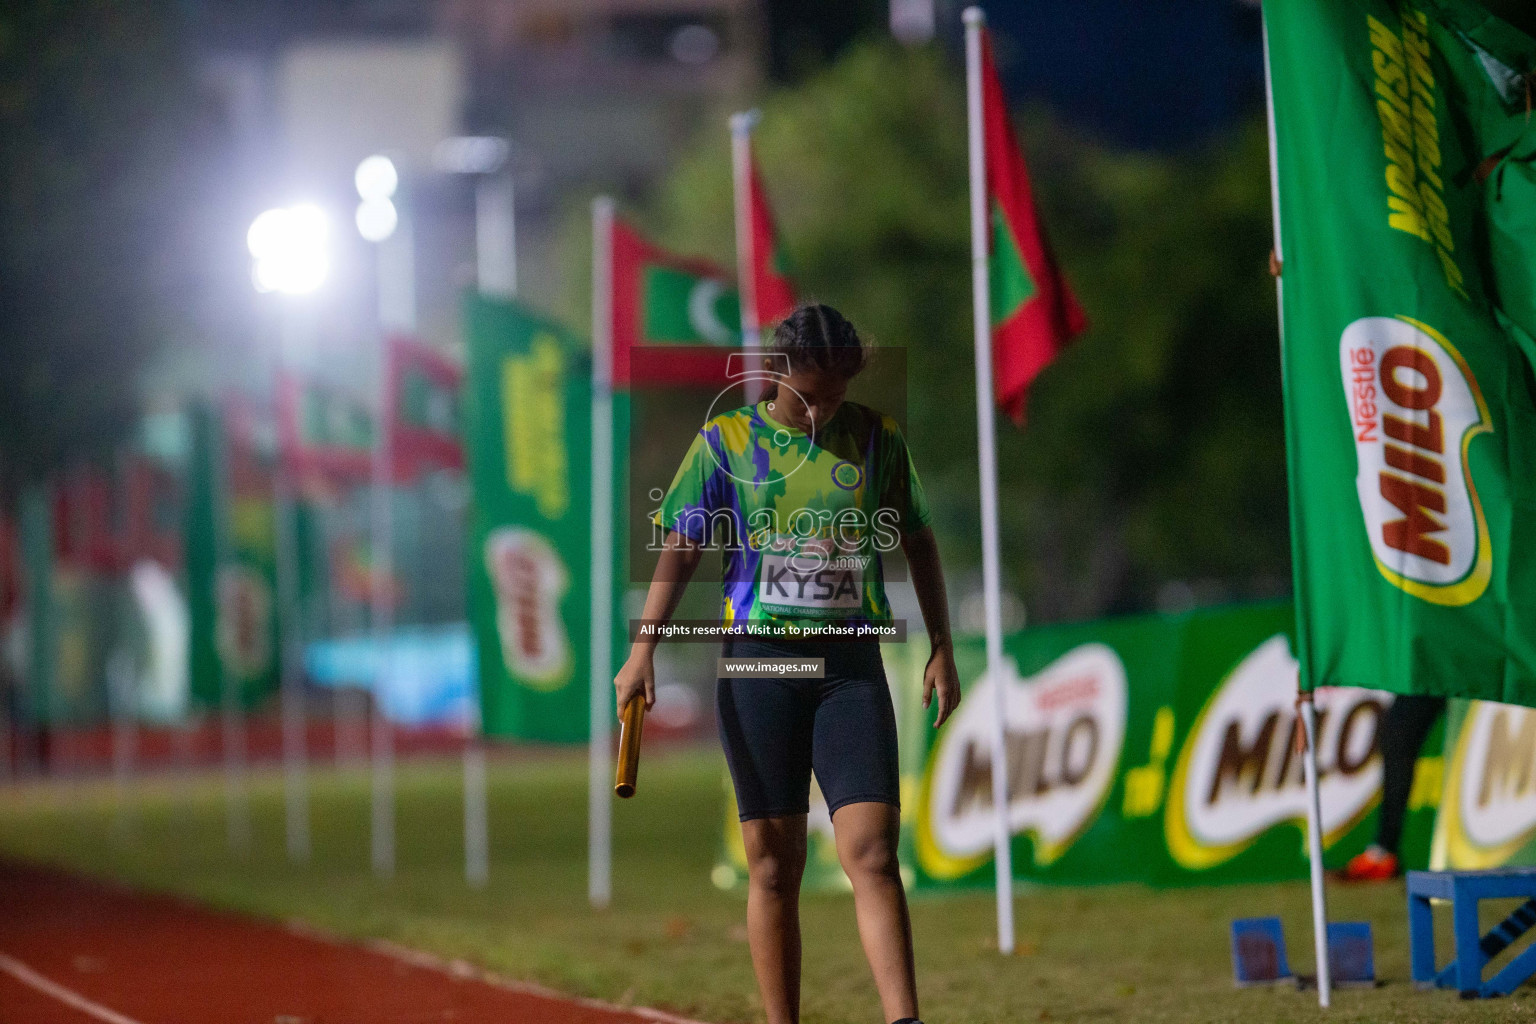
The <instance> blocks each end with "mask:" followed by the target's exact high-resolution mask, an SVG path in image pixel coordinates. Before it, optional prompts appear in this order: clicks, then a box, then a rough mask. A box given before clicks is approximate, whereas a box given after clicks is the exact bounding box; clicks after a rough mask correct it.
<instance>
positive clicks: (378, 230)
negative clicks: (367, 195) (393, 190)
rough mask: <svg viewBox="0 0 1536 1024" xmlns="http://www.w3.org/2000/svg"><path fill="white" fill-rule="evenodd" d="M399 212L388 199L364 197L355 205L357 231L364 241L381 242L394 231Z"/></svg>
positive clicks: (397, 222) (398, 221) (398, 220)
mask: <svg viewBox="0 0 1536 1024" xmlns="http://www.w3.org/2000/svg"><path fill="white" fill-rule="evenodd" d="M399 223H400V213H399V211H398V210H396V209H395V204H394V203H392V202H390V201H389V200H388V199H364V200H363V201H362V202H361V203H359V204H358V205H357V233H358V234H360V235H362V236H363V240H364V241H365V242H382V241H384V240H385V239H386V238H388V237H389V236H390V235H392V234H394V233H395V225H397V224H399Z"/></svg>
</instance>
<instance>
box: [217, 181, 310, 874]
mask: <svg viewBox="0 0 1536 1024" xmlns="http://www.w3.org/2000/svg"><path fill="white" fill-rule="evenodd" d="M329 238H330V225H329V223H328V221H327V219H326V216H325V213H324V211H322V210H321V209H320V208H319V207H317V206H314V205H311V204H307V203H303V204H296V205H293V206H288V207H281V208H277V209H272V210H267V211H266V212H265V213H263V214H261V215H260V216H259V217H257V218H256V220H255V221H254V222H252V224H251V229H250V231H249V232H248V233H247V235H246V245H247V247H248V248H249V249H250V252H251V258H252V261H253V262H252V266H251V280H252V283H253V284H254V285H255V286H256V290H257V291H258V292H270V293H277V294H279V295H284V296H298V295H307V294H310V293H312V292H314V291H316V290H317V289H319V287H320V286H321V285H322V284H324V283H325V279H326V277H327V276H328V275H329V273H330V256H329V254H328V242H329ZM276 316H277V318H278V330H277V343H276V345H275V346H274V353H273V354H274V369H275V372H274V374H273V390H274V396H276V395H277V393H278V391H279V390H280V389H281V387H282V382H283V376H284V374H283V368H284V366H285V363H286V359H287V348H288V346H289V345H290V344H292V342H293V341H294V338H293V335H294V324H293V316H292V311H291V310H290V309H289V308H288V305H287V303H284V304H283V305H282V307H281V308H280V309H279V310H278V311H277V314H276ZM273 504H274V506H275V507H274V509H273V511H274V516H273V519H274V530H275V536H274V538H273V541H274V545H275V547H276V551H275V555H276V557H275V562H276V566H275V568H276V574H277V614H278V673H279V676H278V678H279V689H280V690H281V693H282V715H283V797H284V822H285V830H284V831H285V836H286V846H287V850H288V859H289V860H291V861H293V862H294V863H300V862H303V861H307V860H308V859H309V853H310V835H309V779H308V774H309V764H308V760H309V758H308V751H307V744H306V740H305V735H304V733H305V720H306V716H305V712H304V692H303V679H302V676H301V670H302V665H301V660H300V659H301V648H300V638H299V635H298V634H299V630H300V629H301V628H302V626H301V621H300V616H299V615H298V614H297V611H298V603H299V594H298V564H297V563H298V551H297V538H296V532H297V531H296V530H295V528H294V488H293V480H292V477H291V476H290V474H289V472H288V467H287V466H286V465H285V463H284V459H283V457H282V454H281V452H279V456H278V459H277V463H276V466H275V468H274V470H273ZM219 536H220V537H222V532H220V533H219ZM224 555H225V552H224V551H223V550H220V551H219V552H218V556H217V557H218V558H219V559H220V560H221V561H222V559H223V557H224ZM221 664H222V663H221ZM220 672H221V677H222V682H223V692H224V700H223V703H224V715H225V728H226V730H228V729H229V728H230V727H231V726H232V725H234V726H238V725H239V707H238V695H236V694H235V693H234V688H233V685H232V681H231V680H230V677H229V672H228V671H227V670H226V669H223V668H221V669H220ZM226 735H228V733H226ZM240 740H241V743H240V750H241V753H242V755H243V747H244V735H243V730H242V732H241V733H240ZM226 763H227V758H226ZM241 768H242V769H243V765H242V766H241ZM230 770H231V773H232V774H233V769H230ZM247 827H248V826H247Z"/></svg>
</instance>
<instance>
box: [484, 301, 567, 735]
mask: <svg viewBox="0 0 1536 1024" xmlns="http://www.w3.org/2000/svg"><path fill="white" fill-rule="evenodd" d="M465 320H466V323H467V325H468V341H469V344H468V360H467V365H466V372H467V380H466V388H465V393H464V396H465V434H466V450H467V459H468V465H469V479H470V485H471V488H472V492H473V497H472V500H471V510H470V528H469V544H470V546H469V553H468V557H469V566H468V570H469V573H468V575H469V599H470V620H471V624H472V626H473V630H474V636H475V644H476V649H477V658H478V664H479V678H480V703H481V714H482V724H483V728H484V730H485V733H486V734H487V735H491V736H505V737H515V738H517V739H529V740H548V741H555V742H574V741H581V740H585V739H586V738H587V726H588V720H587V703H588V695H587V690H588V668H587V666H588V662H589V657H588V628H587V623H588V615H589V603H588V602H589V598H588V593H587V589H586V586H585V581H586V580H587V579H588V578H589V572H588V563H589V562H590V560H591V557H590V551H591V540H590V535H589V532H588V526H587V522H588V519H589V515H588V513H589V510H590V505H591V497H590V494H591V492H590V484H589V480H588V476H589V474H588V473H587V472H586V470H585V468H584V467H585V466H586V464H587V459H588V456H589V450H590V441H589V437H590V434H591V422H590V417H591V391H590V388H591V371H590V366H589V359H588V356H587V354H586V352H585V350H584V349H583V347H582V346H581V345H579V344H578V343H577V341H576V340H575V339H574V338H573V337H572V336H571V335H570V334H569V332H567V331H566V330H565V329H564V328H562V327H560V326H559V325H557V324H556V323H554V322H553V321H550V320H546V319H544V318H543V317H540V316H538V315H536V314H534V313H532V312H530V311H528V310H527V309H526V308H525V307H523V306H521V305H518V304H517V303H513V302H499V301H494V300H490V299H486V298H483V297H480V296H473V297H471V298H470V299H469V300H468V306H467V309H466V317H465Z"/></svg>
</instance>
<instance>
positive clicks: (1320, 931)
mask: <svg viewBox="0 0 1536 1024" xmlns="http://www.w3.org/2000/svg"><path fill="white" fill-rule="evenodd" d="M1301 722H1302V727H1303V729H1304V730H1305V731H1306V735H1307V751H1306V759H1305V761H1304V762H1303V765H1304V769H1305V772H1306V777H1307V859H1308V860H1309V861H1310V862H1311V867H1312V945H1313V948H1314V951H1315V953H1316V956H1317V1005H1318V1006H1321V1007H1323V1008H1324V1009H1327V1008H1328V1004H1329V1002H1330V1001H1331V1000H1332V997H1333V979H1332V977H1331V976H1330V973H1329V969H1328V904H1327V901H1326V896H1325V892H1324V888H1323V803H1322V795H1321V793H1320V792H1319V791H1318V785H1317V708H1316V706H1315V705H1314V704H1313V702H1312V694H1311V693H1310V692H1307V693H1303V694H1302V695H1301Z"/></svg>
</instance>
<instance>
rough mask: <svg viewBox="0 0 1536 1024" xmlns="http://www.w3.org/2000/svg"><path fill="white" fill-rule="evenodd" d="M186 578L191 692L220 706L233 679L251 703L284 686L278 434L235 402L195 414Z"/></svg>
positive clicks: (199, 699) (198, 699) (195, 698)
mask: <svg viewBox="0 0 1536 1024" xmlns="http://www.w3.org/2000/svg"><path fill="white" fill-rule="evenodd" d="M191 421H192V461H191V472H190V476H191V479H190V486H189V487H188V493H187V512H186V515H187V525H186V534H185V538H186V574H187V611H188V613H189V618H190V623H189V624H190V637H189V642H190V658H189V668H190V675H191V679H190V689H191V694H192V699H193V701H194V702H196V703H198V704H201V705H202V706H204V707H215V706H217V705H218V703H219V701H220V699H221V696H222V693H223V686H224V675H225V673H228V674H229V675H230V676H231V677H232V678H231V680H230V682H231V683H232V684H233V685H234V686H235V688H236V689H237V690H238V692H239V693H240V695H241V699H242V700H243V701H244V702H245V703H246V704H247V705H254V704H256V703H258V702H260V701H261V700H263V699H264V698H266V697H267V696H268V695H270V694H272V693H274V692H275V691H276V690H277V685H278V659H277V651H278V645H277V644H278V635H277V541H276V530H275V525H276V519H275V517H276V503H275V501H274V491H273V470H274V468H275V465H276V459H277V452H276V441H275V437H274V436H271V434H272V431H270V430H263V429H262V425H261V424H259V423H258V422H257V420H256V418H255V416H254V414H253V412H252V410H250V409H249V408H247V407H245V406H243V405H241V404H239V403H231V404H228V405H226V406H225V407H224V408H222V409H218V410H215V409H213V408H211V407H208V406H200V407H198V408H195V409H194V410H193V411H192V415H191Z"/></svg>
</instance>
